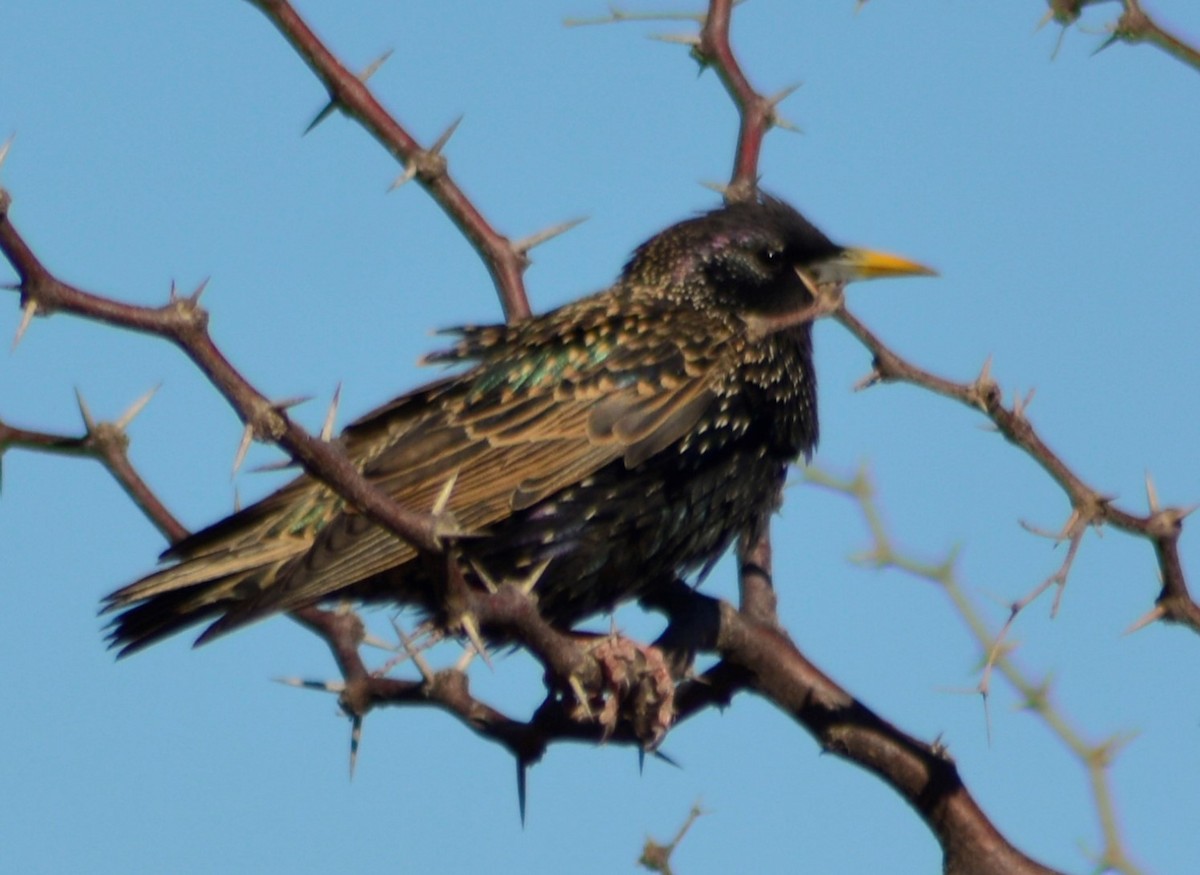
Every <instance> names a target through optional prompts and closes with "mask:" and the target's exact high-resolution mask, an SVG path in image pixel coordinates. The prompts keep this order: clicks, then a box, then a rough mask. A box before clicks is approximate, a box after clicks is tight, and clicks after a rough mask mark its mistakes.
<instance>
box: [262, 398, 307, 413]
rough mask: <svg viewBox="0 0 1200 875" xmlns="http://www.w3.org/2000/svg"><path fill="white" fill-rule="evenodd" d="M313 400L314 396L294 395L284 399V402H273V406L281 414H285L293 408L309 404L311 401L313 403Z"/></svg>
mask: <svg viewBox="0 0 1200 875" xmlns="http://www.w3.org/2000/svg"><path fill="white" fill-rule="evenodd" d="M312 399H313V396H312V395H292V396H290V397H288V398H284V399H283V400H282V401H275V402H273V403H272V404H271V406H272V407H274V408H275V409H276V410H278V411H279V412H280V413H283V412H284V411H285V410H291V409H292V408H293V407H299V406H300V405H301V404H307V403H308V402H309V401H312Z"/></svg>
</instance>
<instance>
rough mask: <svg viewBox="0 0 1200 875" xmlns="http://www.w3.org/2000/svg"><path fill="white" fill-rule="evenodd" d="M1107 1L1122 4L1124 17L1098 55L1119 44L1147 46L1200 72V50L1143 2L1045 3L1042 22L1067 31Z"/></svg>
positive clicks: (1070, 0) (1076, 0) (1078, 0)
mask: <svg viewBox="0 0 1200 875" xmlns="http://www.w3.org/2000/svg"><path fill="white" fill-rule="evenodd" d="M1105 2H1119V3H1120V4H1121V14H1120V16H1118V18H1117V19H1116V21H1114V22H1112V23H1111V24H1110V25H1108V30H1109V36H1108V38H1107V39H1106V40H1105V41H1104V42H1103V43H1101V44H1100V47H1099V48H1098V49H1096V51H1097V52H1099V51H1102V50H1103V49H1106V48H1108V47H1109V46H1112V45H1114V44H1116V43H1118V42H1124V43H1128V44H1130V45H1136V44H1137V43H1148V44H1150V45H1152V46H1156V47H1157V48H1159V49H1162V50H1163V51H1164V52H1166V53H1167V54H1168V55H1170V56H1171V57H1173V58H1175V59H1176V60H1178V61H1179V62H1180V63H1182V64H1186V65H1187V66H1189V67H1191V68H1193V69H1195V70H1197V71H1200V49H1198V48H1196V46H1194V45H1192V44H1191V43H1189V42H1188V41H1187V40H1185V39H1184V38H1183V37H1181V36H1179V35H1178V34H1176V33H1173V32H1172V31H1171V30H1170V29H1169V28H1167V27H1165V26H1163V25H1162V24H1160V23H1159V22H1158V20H1157V19H1156V18H1155V17H1154V16H1152V15H1151V14H1150V13H1149V12H1147V11H1146V10H1145V9H1144V8H1143V7H1142V3H1141V0H1046V5H1047V6H1048V7H1049V8H1048V9H1047V11H1046V17H1045V18H1044V19H1043V22H1046V21H1050V20H1053V21H1054V22H1055V23H1057V24H1059V25H1061V26H1062V27H1063V29H1064V30H1065V29H1066V28H1068V27H1070V26H1071V25H1072V24H1074V23H1075V22H1077V21H1078V20H1079V18H1080V16H1082V15H1083V11H1084V9H1085V7H1088V6H1096V5H1099V4H1100V3H1105Z"/></svg>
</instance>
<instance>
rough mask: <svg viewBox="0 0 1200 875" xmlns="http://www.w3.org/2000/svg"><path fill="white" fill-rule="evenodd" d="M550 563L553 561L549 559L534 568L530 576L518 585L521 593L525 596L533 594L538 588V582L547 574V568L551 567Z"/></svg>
mask: <svg viewBox="0 0 1200 875" xmlns="http://www.w3.org/2000/svg"><path fill="white" fill-rule="evenodd" d="M550 561H551V560H549V559H543V560H542V561H541V562H539V563H538V564H537V565H536V566H534V569H533V571H531V572H530V573H529V576H528V577H526V578H525V579H524V580H522V581H521V582H520V583H519V584H518V585H517V586H518V588H519V589H520V590H521V592H523V593H525V595H532V594H533V588H534V587H535V586H537V582H538V581H539V580H541V579H542V575H543V574H544V573H545V571H546V568H548V567H549V565H550Z"/></svg>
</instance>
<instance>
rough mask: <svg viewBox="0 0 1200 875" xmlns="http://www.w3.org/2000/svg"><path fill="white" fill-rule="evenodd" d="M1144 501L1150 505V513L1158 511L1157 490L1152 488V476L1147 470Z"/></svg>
mask: <svg viewBox="0 0 1200 875" xmlns="http://www.w3.org/2000/svg"><path fill="white" fill-rule="evenodd" d="M1146 503H1147V504H1148V505H1150V512H1151V513H1158V511H1159V504H1158V490H1157V489H1155V488H1154V478H1153V477H1151V476H1150V472H1149V471H1147V472H1146Z"/></svg>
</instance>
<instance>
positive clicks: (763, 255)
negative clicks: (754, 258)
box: [758, 247, 783, 267]
mask: <svg viewBox="0 0 1200 875" xmlns="http://www.w3.org/2000/svg"><path fill="white" fill-rule="evenodd" d="M758 257H759V258H760V259H761V260H762V263H763V264H765V265H766V266H767V267H778V266H779V264H780V262H781V261H782V260H783V253H782V252H781V251H780V250H778V249H772V248H770V247H765V248H763V249H761V250H759V253H758Z"/></svg>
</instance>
